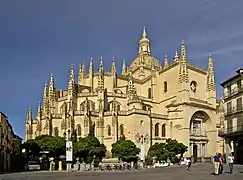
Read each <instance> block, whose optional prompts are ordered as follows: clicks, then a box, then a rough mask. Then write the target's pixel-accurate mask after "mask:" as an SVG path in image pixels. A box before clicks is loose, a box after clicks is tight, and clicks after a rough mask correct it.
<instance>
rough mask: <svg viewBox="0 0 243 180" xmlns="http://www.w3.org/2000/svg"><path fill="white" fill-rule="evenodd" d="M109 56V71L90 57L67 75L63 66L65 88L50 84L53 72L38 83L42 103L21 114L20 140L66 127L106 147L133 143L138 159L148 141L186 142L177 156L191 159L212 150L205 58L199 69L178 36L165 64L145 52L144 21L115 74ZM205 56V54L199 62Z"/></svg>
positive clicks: (210, 86)
mask: <svg viewBox="0 0 243 180" xmlns="http://www.w3.org/2000/svg"><path fill="white" fill-rule="evenodd" d="M115 62H116V60H115V59H114V58H113V60H112V64H111V70H110V72H105V71H104V61H103V59H102V57H101V58H100V65H99V71H98V72H95V71H94V68H93V60H92V58H91V60H90V64H89V72H88V73H86V70H85V69H86V67H85V65H84V64H83V65H82V66H81V67H80V70H79V73H78V82H75V80H74V79H75V78H74V76H75V75H74V70H73V68H71V69H70V74H69V81H68V84H67V89H55V83H54V76H53V75H51V77H50V82H49V84H46V85H45V88H44V95H43V104H39V105H38V111H37V115H36V116H35V117H34V118H32V113H31V109H30V110H29V111H28V113H27V118H26V139H33V138H35V137H37V136H39V135H42V134H49V135H53V136H63V134H64V132H66V131H67V130H71V132H73V133H74V132H75V133H76V134H77V136H78V137H80V136H81V137H85V136H87V135H88V134H90V133H91V134H93V135H95V136H96V137H97V138H98V139H99V141H100V142H101V143H104V144H105V145H106V147H107V150H108V151H110V150H111V145H112V144H113V143H115V142H116V141H117V140H118V139H119V138H120V137H121V136H123V135H124V136H125V137H126V138H127V139H130V140H132V141H133V142H134V143H135V144H136V145H137V146H138V147H139V148H141V154H140V156H141V158H144V157H145V155H146V152H147V151H148V149H149V147H150V146H151V145H152V144H154V143H162V142H165V141H166V139H168V138H173V139H177V140H178V141H179V142H182V143H184V144H185V145H187V146H188V152H187V153H186V154H185V156H193V157H194V160H195V161H201V160H202V159H203V158H206V157H210V156H213V155H214V154H215V152H216V149H217V147H216V146H217V144H216V141H217V128H216V89H215V80H214V68H213V60H212V57H211V56H209V57H208V68H207V70H203V69H200V68H198V67H195V66H192V65H190V64H189V63H188V59H187V52H186V46H185V43H184V41H182V43H181V47H180V52H176V53H175V56H174V58H173V63H171V64H170V63H169V60H168V57H167V56H165V59H164V63H163V65H161V63H160V61H159V60H158V59H156V57H154V56H153V55H152V52H151V49H150V40H149V38H148V37H147V34H146V30H145V28H144V29H143V33H142V37H141V39H140V41H139V47H138V53H137V56H136V58H135V59H133V60H132V62H131V64H130V65H129V66H128V67H127V65H126V63H125V61H124V62H123V65H122V73H121V74H117V70H116V65H115ZM205 63H206V61H205Z"/></svg>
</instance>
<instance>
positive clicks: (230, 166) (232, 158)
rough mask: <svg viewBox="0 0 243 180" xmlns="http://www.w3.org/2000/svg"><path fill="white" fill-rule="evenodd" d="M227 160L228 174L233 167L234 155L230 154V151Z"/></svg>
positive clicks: (231, 171)
mask: <svg viewBox="0 0 243 180" xmlns="http://www.w3.org/2000/svg"><path fill="white" fill-rule="evenodd" d="M228 161H229V168H230V174H232V173H233V167H234V156H233V155H232V153H230V155H229V157H228Z"/></svg>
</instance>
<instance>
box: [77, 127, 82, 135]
mask: <svg viewBox="0 0 243 180" xmlns="http://www.w3.org/2000/svg"><path fill="white" fill-rule="evenodd" d="M77 135H78V136H81V126H80V125H77Z"/></svg>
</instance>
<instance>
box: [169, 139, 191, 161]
mask: <svg viewBox="0 0 243 180" xmlns="http://www.w3.org/2000/svg"><path fill="white" fill-rule="evenodd" d="M165 149H166V150H167V151H168V152H169V157H170V158H172V157H174V156H176V155H178V154H180V155H181V156H183V154H184V153H185V152H186V151H187V146H185V145H184V144H183V143H178V141H177V140H175V139H173V140H172V139H167V140H166V144H165Z"/></svg>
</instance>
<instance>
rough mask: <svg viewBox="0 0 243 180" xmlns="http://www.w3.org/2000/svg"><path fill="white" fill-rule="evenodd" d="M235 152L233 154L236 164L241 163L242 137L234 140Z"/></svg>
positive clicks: (242, 157) (242, 162) (242, 161)
mask: <svg viewBox="0 0 243 180" xmlns="http://www.w3.org/2000/svg"><path fill="white" fill-rule="evenodd" d="M235 151H236V154H235V160H236V163H237V164H243V156H242V152H243V138H240V139H238V141H237V142H236V148H235Z"/></svg>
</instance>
